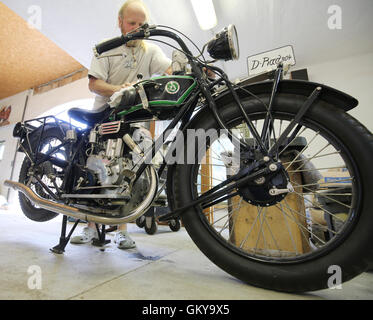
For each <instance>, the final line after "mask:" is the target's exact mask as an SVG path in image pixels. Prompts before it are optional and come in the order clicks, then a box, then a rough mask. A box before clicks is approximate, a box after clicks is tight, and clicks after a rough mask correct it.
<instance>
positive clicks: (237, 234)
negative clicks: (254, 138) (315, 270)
mask: <svg viewBox="0 0 373 320" xmlns="http://www.w3.org/2000/svg"><path fill="white" fill-rule="evenodd" d="M285 161H286V160H285V159H284V160H283V162H285ZM290 181H294V184H293V186H296V185H301V184H302V179H301V175H300V174H299V173H294V174H291V175H290ZM294 189H295V192H294V193H290V194H288V195H287V196H286V197H285V199H284V200H282V201H281V202H280V203H278V204H277V205H275V206H270V207H259V206H253V205H250V204H249V203H247V202H246V201H244V200H240V199H241V197H234V198H232V199H231V201H229V208H228V209H229V212H231V213H232V214H231V217H230V223H229V226H230V241H231V242H232V243H233V244H235V245H236V246H238V247H241V249H243V250H245V251H248V252H257V253H264V254H270V255H289V256H291V255H294V253H296V254H300V253H305V252H308V251H310V246H309V244H308V238H309V232H308V230H307V222H306V213H305V205H304V200H303V199H302V197H300V196H299V195H297V193H298V194H301V193H302V189H301V187H294ZM240 201H241V202H240Z"/></svg>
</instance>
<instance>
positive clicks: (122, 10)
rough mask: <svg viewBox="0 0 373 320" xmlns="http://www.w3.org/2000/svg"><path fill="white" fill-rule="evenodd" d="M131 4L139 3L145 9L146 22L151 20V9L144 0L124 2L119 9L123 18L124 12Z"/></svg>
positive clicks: (119, 14) (119, 13)
mask: <svg viewBox="0 0 373 320" xmlns="http://www.w3.org/2000/svg"><path fill="white" fill-rule="evenodd" d="M131 4H139V5H140V6H141V7H142V8H143V9H144V13H145V22H148V21H149V9H148V8H147V6H146V5H145V3H144V2H143V1H142V0H127V1H126V2H125V3H123V5H122V6H121V8H120V9H119V12H118V16H119V17H120V18H123V15H124V13H125V12H126V10H127V8H128V7H129V6H130V5H131Z"/></svg>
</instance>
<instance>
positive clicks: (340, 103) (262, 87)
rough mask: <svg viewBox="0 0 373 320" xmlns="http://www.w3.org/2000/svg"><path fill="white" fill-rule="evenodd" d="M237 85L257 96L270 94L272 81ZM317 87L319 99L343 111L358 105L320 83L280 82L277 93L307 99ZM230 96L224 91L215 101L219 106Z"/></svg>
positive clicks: (354, 100) (245, 81) (351, 98)
mask: <svg viewBox="0 0 373 320" xmlns="http://www.w3.org/2000/svg"><path fill="white" fill-rule="evenodd" d="M237 85H239V86H242V87H243V88H244V89H246V90H248V91H250V92H252V93H253V94H255V95H259V94H264V93H271V91H272V86H273V81H271V80H267V81H261V82H255V83H250V79H247V80H243V81H241V82H239V83H237ZM317 87H321V88H322V91H321V94H320V96H319V99H321V100H323V101H325V102H327V103H329V104H331V105H333V106H335V107H337V108H340V109H342V110H344V111H349V110H352V109H353V108H355V107H356V106H357V105H358V104H359V101H358V100H357V99H355V98H354V97H352V96H350V95H348V94H346V93H344V92H342V91H339V90H337V89H334V88H332V87H329V86H326V85H324V84H321V83H317V82H310V81H305V80H281V81H280V83H279V85H278V92H281V93H290V94H297V95H302V96H306V97H308V96H309V95H310V94H311V93H312V92H313V90H315V88H317ZM236 91H237V93H238V95H239V97H240V98H244V97H246V96H248V93H247V92H244V91H243V90H239V89H238V88H237V89H236ZM230 96H231V95H230V92H229V91H228V90H227V89H226V90H224V91H222V92H220V93H219V94H218V95H217V96H216V97H215V101H216V103H217V104H218V105H219V104H220V103H224V102H225V100H226V99H231V98H230Z"/></svg>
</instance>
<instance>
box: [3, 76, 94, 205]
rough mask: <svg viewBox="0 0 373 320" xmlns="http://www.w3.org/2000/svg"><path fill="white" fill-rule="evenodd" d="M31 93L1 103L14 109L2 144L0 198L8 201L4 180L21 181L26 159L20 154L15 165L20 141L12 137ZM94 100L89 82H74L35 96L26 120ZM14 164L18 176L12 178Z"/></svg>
mask: <svg viewBox="0 0 373 320" xmlns="http://www.w3.org/2000/svg"><path fill="white" fill-rule="evenodd" d="M27 93H28V91H25V92H22V93H19V94H17V95H14V96H12V97H9V98H6V99H3V100H0V106H8V105H11V106H12V112H11V115H10V125H8V126H5V127H0V140H5V152H4V158H3V160H2V161H1V163H0V166H1V170H0V194H2V195H4V196H5V197H7V193H8V188H6V187H5V186H4V185H3V183H4V180H7V179H12V180H18V175H19V170H20V167H21V164H22V160H23V157H24V156H23V154H22V153H19V152H17V154H16V159H15V161H14V163H13V160H14V155H15V151H16V146H17V142H18V140H16V139H15V138H13V136H12V133H13V128H14V125H15V123H17V122H18V121H21V120H22V114H23V110H24V106H25V102H26V96H27ZM90 98H94V94H92V93H91V92H90V91H89V90H88V78H84V79H80V80H77V81H74V82H72V83H70V84H68V85H65V86H63V87H60V88H56V89H53V90H50V91H48V92H46V93H43V94H38V95H32V92H31V94H30V96H29V99H28V103H27V107H26V110H25V115H24V120H28V119H32V118H35V117H38V116H40V115H41V114H43V113H45V112H47V111H48V110H51V109H53V108H54V107H56V106H58V105H61V104H65V103H68V102H70V101H75V100H81V99H90ZM13 164H14V170H13V171H14V174H13V176H11V172H12V167H13ZM9 200H10V201H11V200H14V192H11V195H10V196H9Z"/></svg>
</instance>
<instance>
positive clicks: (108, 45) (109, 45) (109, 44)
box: [95, 35, 126, 55]
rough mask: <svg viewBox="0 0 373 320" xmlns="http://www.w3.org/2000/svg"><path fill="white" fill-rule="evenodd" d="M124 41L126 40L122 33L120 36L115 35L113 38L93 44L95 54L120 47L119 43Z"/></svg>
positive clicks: (121, 43)
mask: <svg viewBox="0 0 373 320" xmlns="http://www.w3.org/2000/svg"><path fill="white" fill-rule="evenodd" d="M125 43H126V40H125V38H124V36H123V35H122V36H120V37H115V38H113V39H110V40H107V41H105V42H102V43H99V44H97V45H96V46H95V54H96V53H97V55H100V54H101V53H104V52H106V51H109V50H111V49H114V48H117V47H120V46H121V45H123V44H125Z"/></svg>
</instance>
